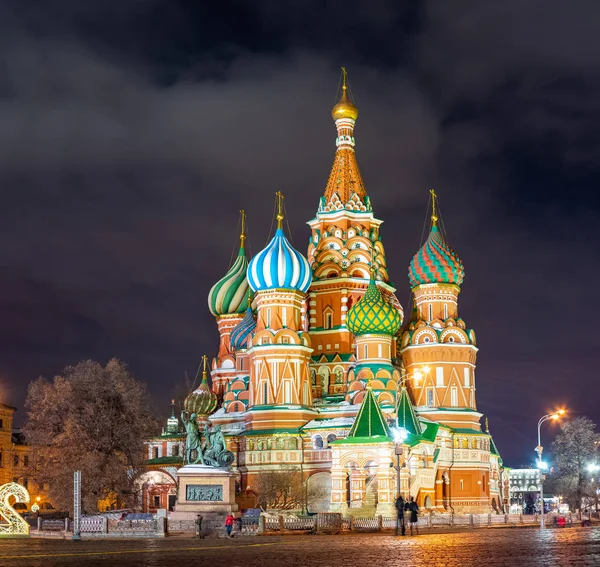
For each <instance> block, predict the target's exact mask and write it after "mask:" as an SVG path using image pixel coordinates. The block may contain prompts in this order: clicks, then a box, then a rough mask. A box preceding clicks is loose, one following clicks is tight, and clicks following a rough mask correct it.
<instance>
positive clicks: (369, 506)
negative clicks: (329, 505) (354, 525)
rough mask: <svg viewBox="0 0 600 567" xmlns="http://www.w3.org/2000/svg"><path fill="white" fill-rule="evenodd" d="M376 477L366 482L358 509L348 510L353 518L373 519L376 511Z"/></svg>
mask: <svg viewBox="0 0 600 567" xmlns="http://www.w3.org/2000/svg"><path fill="white" fill-rule="evenodd" d="M377 488H378V484H377V476H373V477H371V478H370V479H369V480H368V481H367V487H366V491H365V492H366V494H365V499H364V500H363V503H362V506H361V507H360V508H350V509H349V510H348V512H349V514H350V515H351V516H352V517H354V518H374V517H375V511H376V509H377V502H378V500H377Z"/></svg>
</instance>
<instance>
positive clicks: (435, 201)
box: [429, 189, 438, 226]
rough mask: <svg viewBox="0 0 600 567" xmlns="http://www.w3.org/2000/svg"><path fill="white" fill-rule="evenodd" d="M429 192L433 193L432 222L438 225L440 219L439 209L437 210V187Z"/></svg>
mask: <svg viewBox="0 0 600 567" xmlns="http://www.w3.org/2000/svg"><path fill="white" fill-rule="evenodd" d="M429 192H430V193H431V223H432V224H433V226H437V221H438V217H437V211H436V204H437V195H436V192H435V189H430V190H429Z"/></svg>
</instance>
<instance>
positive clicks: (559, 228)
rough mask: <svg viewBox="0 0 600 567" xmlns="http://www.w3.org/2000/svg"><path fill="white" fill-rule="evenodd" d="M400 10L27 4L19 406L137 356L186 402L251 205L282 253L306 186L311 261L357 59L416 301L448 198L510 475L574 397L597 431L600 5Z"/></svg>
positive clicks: (16, 284) (374, 190) (18, 108)
mask: <svg viewBox="0 0 600 567" xmlns="http://www.w3.org/2000/svg"><path fill="white" fill-rule="evenodd" d="M396 4H397V3H392V2H372V3H353V2H349V3H344V10H340V9H339V6H338V5H336V4H331V5H330V4H322V3H311V2H297V3H295V4H294V5H293V7H292V8H290V9H287V10H283V8H282V7H281V6H278V5H276V4H274V3H264V5H263V6H261V5H259V4H254V3H253V4H250V3H243V2H240V3H237V4H236V5H235V6H233V5H232V6H229V7H228V8H227V9H225V8H224V7H216V6H212V7H207V6H204V7H199V6H196V4H194V5H193V6H192V5H190V4H188V3H185V2H160V1H158V0H155V1H153V2H139V1H128V2H119V3H118V5H117V4H115V5H114V6H112V5H111V4H110V3H109V4H107V3H105V2H102V3H101V2H93V1H91V2H85V3H81V2H66V1H57V2H52V3H48V2H39V3H35V2H28V3H27V6H24V4H23V3H16V2H15V3H11V2H6V3H4V4H3V6H2V7H1V8H0V15H1V16H3V17H2V18H0V21H1V22H2V23H1V24H0V31H2V32H3V33H2V34H1V35H2V38H3V39H2V40H1V42H2V55H0V69H1V70H2V72H1V73H0V124H1V127H0V187H1V188H2V195H3V203H2V207H1V208H0V237H1V238H2V241H3V242H4V246H1V247H0V267H1V272H0V274H2V277H1V278H0V296H1V298H2V300H1V304H2V307H3V309H2V313H3V315H4V316H3V317H2V319H1V321H0V336H1V337H2V339H3V340H2V342H1V343H0V360H2V363H3V364H2V372H1V373H0V380H2V389H3V391H5V392H8V394H9V396H11V397H12V400H13V401H14V402H15V403H18V404H19V405H21V404H22V400H23V396H24V392H25V386H26V384H27V382H28V381H29V380H30V379H31V378H33V377H35V376H36V375H38V374H46V375H49V374H52V373H54V372H57V371H59V370H60V369H61V368H62V367H63V366H65V365H67V364H71V363H74V362H76V361H78V360H80V359H83V358H89V357H92V358H98V359H100V360H105V359H108V358H110V357H111V356H119V357H121V358H123V359H124V360H126V361H128V362H129V363H130V364H131V367H132V369H133V371H134V372H135V373H136V374H137V375H138V376H140V377H141V378H143V379H145V380H146V381H148V383H149V384H150V388H151V390H152V392H153V394H154V395H155V398H156V401H157V405H159V406H160V407H164V406H166V404H167V400H168V399H169V393H170V391H171V390H172V388H173V385H174V382H175V381H177V380H179V379H180V377H181V376H182V375H183V371H184V370H185V369H187V370H188V371H190V372H193V371H194V370H195V367H196V364H197V360H198V359H199V357H200V356H201V354H203V353H204V352H206V353H208V354H211V353H214V350H215V348H216V344H217V343H216V326H215V324H214V321H213V320H212V318H211V316H210V314H209V313H208V310H207V307H206V296H207V293H208V290H209V288H210V286H211V285H212V283H213V282H214V281H215V280H216V279H218V278H219V277H220V276H221V275H222V274H223V273H224V272H225V270H226V269H227V266H228V262H229V260H230V258H231V253H232V250H233V249H234V247H235V245H236V236H237V235H236V230H237V229H236V223H237V211H238V210H239V209H240V208H245V209H246V210H247V211H248V214H249V225H250V238H249V241H250V245H251V248H252V250H253V251H254V252H256V251H257V250H259V249H260V247H261V246H262V245H263V244H264V242H265V240H266V238H267V235H268V231H269V226H270V225H271V212H272V207H273V193H274V192H275V191H276V190H278V189H280V190H282V191H284V193H285V194H286V198H287V203H288V213H289V223H290V226H291V228H292V236H293V239H294V244H295V245H296V246H297V247H298V248H300V249H301V250H303V249H304V247H305V243H306V241H307V238H308V234H309V232H308V229H307V227H306V225H305V224H304V223H305V222H306V220H308V219H310V218H312V216H313V215H314V212H315V210H316V207H317V203H318V198H319V196H320V195H321V194H322V191H323V188H324V185H325V182H326V180H327V176H328V173H329V168H330V165H331V160H332V158H333V152H334V148H335V147H334V144H333V141H334V136H335V131H334V126H333V123H332V122H331V119H330V116H329V110H330V108H331V106H332V104H333V102H334V95H335V87H336V81H337V78H338V67H339V64H340V63H345V64H346V65H347V66H348V67H349V70H350V72H351V81H352V87H353V92H354V94H355V96H356V100H357V104H358V106H359V109H360V118H359V120H358V125H357V130H356V138H357V151H358V156H359V161H360V164H361V167H362V171H363V175H364V177H365V182H366V184H367V189H368V191H369V193H370V195H371V198H372V202H373V205H374V208H375V212H376V214H377V215H378V216H379V217H380V218H382V219H383V220H384V221H385V224H384V229H383V238H384V243H385V245H386V248H387V253H388V263H389V266H390V271H391V277H392V279H393V280H394V281H395V282H396V286H397V287H398V290H399V292H398V295H399V298H400V300H401V301H402V302H403V303H404V304H405V307H406V302H407V299H408V293H409V290H408V284H407V280H406V266H407V265H408V262H409V261H410V258H411V256H412V254H413V253H414V252H415V250H416V249H417V248H418V246H419V244H420V237H421V234H422V229H423V220H424V217H425V215H426V211H425V207H426V203H427V196H428V194H427V190H428V188H429V187H431V186H435V187H436V188H437V189H438V193H439V194H440V196H441V199H442V201H441V202H442V212H443V214H444V216H443V219H444V222H445V227H446V229H447V233H448V239H449V242H450V243H451V244H452V246H453V247H454V248H455V249H456V250H457V251H458V252H459V254H460V255H461V257H462V259H463V261H464V263H465V266H466V270H467V278H466V281H465V285H464V288H463V294H462V296H461V314H462V315H463V317H464V318H465V319H466V321H467V322H468V324H469V325H471V326H473V327H474V328H475V330H476V331H477V333H478V338H479V345H480V348H481V351H480V353H479V366H478V382H477V386H478V390H477V394H478V400H479V405H480V409H481V410H482V411H483V412H485V413H489V415H490V425H491V427H492V429H493V431H494V433H495V435H496V437H497V439H498V444H499V446H500V449H501V451H502V452H503V454H504V456H505V457H506V460H508V461H509V462H510V461H516V464H518V463H520V462H521V461H524V460H526V459H527V458H529V453H530V449H531V448H532V446H533V445H534V444H535V443H534V441H535V440H534V433H535V431H534V428H535V420H536V419H537V417H538V414H540V412H543V411H545V410H546V409H547V408H551V406H552V404H553V403H555V402H562V401H564V402H565V403H568V404H569V406H572V407H573V408H574V409H575V410H576V411H580V412H581V413H587V414H589V415H591V417H595V416H594V413H595V412H597V409H596V407H595V405H593V404H592V403H591V402H590V399H589V396H586V392H587V391H589V389H590V388H592V387H593V386H594V384H593V382H592V379H591V377H592V375H593V368H594V366H593V364H594V363H593V352H595V350H597V347H598V342H599V341H598V333H595V332H593V330H592V331H589V330H588V329H587V327H585V326H584V325H585V323H583V322H584V321H585V322H586V323H587V322H588V321H594V320H595V319H596V318H597V317H598V315H599V313H598V307H597V304H596V302H595V301H594V298H593V294H594V287H593V283H592V282H593V281H595V279H597V278H598V276H600V266H599V265H598V260H597V253H596V251H597V249H598V244H599V243H598V236H597V233H596V231H595V229H594V225H595V221H596V219H597V215H598V208H599V206H598V205H599V203H598V197H597V196H596V190H595V180H596V179H597V176H598V165H597V163H598V159H597V158H598V136H597V133H596V131H595V124H597V123H598V113H599V108H598V103H597V101H598V100H599V97H598V96H597V95H598V91H599V85H600V83H599V77H598V72H597V68H598V66H597V61H598V57H600V48H599V46H598V43H597V40H595V38H594V36H593V31H594V30H593V26H592V22H593V21H594V14H595V13H597V12H598V8H597V7H596V5H595V4H592V3H589V5H587V6H584V5H583V4H579V5H578V6H579V7H578V9H577V10H575V9H572V8H570V9H569V11H568V13H566V12H565V10H564V9H563V8H562V7H561V5H560V4H561V3H558V2H550V3H548V2H545V3H543V4H542V3H540V2H533V1H529V2H523V1H521V2H508V3H506V2H505V3H504V4H502V5H497V4H495V3H492V2H478V3H471V2H463V3H460V6H459V5H458V4H457V3H452V6H450V4H448V3H442V2H430V3H422V2H419V3H406V4H405V5H404V6H403V7H402V8H398V7H397V6H396ZM232 14H235V17H234V16H232ZM596 19H597V18H596ZM582 323H583V325H582ZM584 328H585V330H584ZM530 430H531V431H530Z"/></svg>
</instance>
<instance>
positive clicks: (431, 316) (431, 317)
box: [427, 303, 433, 322]
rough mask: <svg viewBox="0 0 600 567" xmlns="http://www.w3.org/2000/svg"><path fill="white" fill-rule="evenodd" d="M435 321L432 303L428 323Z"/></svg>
mask: <svg viewBox="0 0 600 567" xmlns="http://www.w3.org/2000/svg"><path fill="white" fill-rule="evenodd" d="M432 319H433V305H432V304H431V303H430V304H429V319H427V321H428V322H429V321H431V320H432Z"/></svg>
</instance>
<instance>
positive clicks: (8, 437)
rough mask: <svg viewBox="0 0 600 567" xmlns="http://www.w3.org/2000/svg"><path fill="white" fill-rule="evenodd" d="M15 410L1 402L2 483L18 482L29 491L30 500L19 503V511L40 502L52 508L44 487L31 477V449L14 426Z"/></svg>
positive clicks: (0, 448) (0, 469) (17, 506)
mask: <svg viewBox="0 0 600 567" xmlns="http://www.w3.org/2000/svg"><path fill="white" fill-rule="evenodd" d="M15 411H17V408H15V407H13V406H9V405H7V404H3V403H1V402H0V485H5V484H8V483H16V484H19V485H21V486H23V487H24V488H25V489H26V490H27V491H28V492H29V494H30V496H31V500H30V501H23V502H18V503H17V505H16V509H17V511H19V512H25V511H28V510H30V508H31V506H32V505H33V504H38V505H39V506H40V508H41V509H42V510H45V509H52V505H51V503H50V502H49V501H48V497H47V494H46V491H45V490H43V488H44V487H40V486H38V485H37V483H36V482H34V481H33V480H32V478H31V477H32V473H33V471H32V470H31V469H30V466H29V451H30V449H29V447H28V446H27V445H26V444H25V440H24V438H23V434H22V433H21V432H20V431H19V430H18V429H14V428H13V417H14V413H15Z"/></svg>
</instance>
